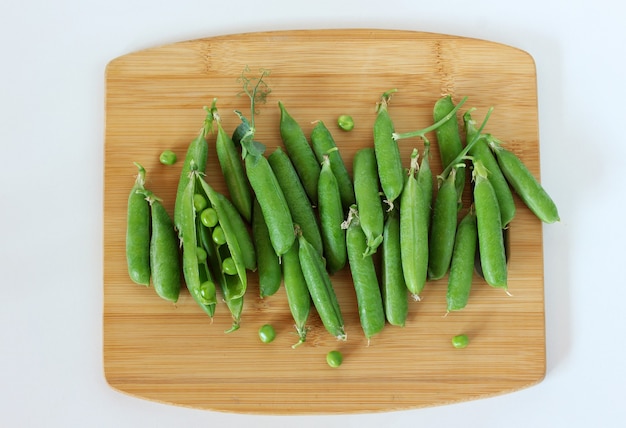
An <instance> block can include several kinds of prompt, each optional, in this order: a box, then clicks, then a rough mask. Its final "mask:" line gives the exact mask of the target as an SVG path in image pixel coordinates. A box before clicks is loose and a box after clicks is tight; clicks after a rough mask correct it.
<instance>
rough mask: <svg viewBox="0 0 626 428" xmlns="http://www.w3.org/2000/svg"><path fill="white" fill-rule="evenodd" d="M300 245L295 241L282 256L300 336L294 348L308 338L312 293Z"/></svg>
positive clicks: (288, 291)
mask: <svg viewBox="0 0 626 428" xmlns="http://www.w3.org/2000/svg"><path fill="white" fill-rule="evenodd" d="M299 246H300V244H299V243H298V241H295V242H294V243H293V246H292V247H291V248H290V249H289V251H287V252H286V253H285V254H284V255H283V258H282V268H283V277H284V283H285V293H286V294H287V302H288V304H289V311H290V312H291V315H292V317H293V320H294V322H295V327H296V331H297V332H298V337H299V340H298V342H297V343H296V344H294V345H293V347H294V348H295V347H297V346H298V345H300V344H302V343H304V342H305V340H306V334H307V327H306V323H307V320H308V319H309V313H310V310H311V295H310V293H309V289H308V287H307V283H306V279H305V278H304V274H303V273H302V267H301V266H300V256H299V249H300V247H299Z"/></svg>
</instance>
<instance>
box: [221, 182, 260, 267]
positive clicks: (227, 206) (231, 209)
mask: <svg viewBox="0 0 626 428" xmlns="http://www.w3.org/2000/svg"><path fill="white" fill-rule="evenodd" d="M211 190H212V195H211V198H215V200H216V201H217V202H218V203H219V205H220V208H221V210H222V215H224V216H226V217H228V219H229V222H230V223H231V224H232V234H233V236H234V237H235V239H236V240H237V243H238V244H239V249H240V250H241V260H242V262H243V265H244V266H245V267H246V269H248V270H252V271H254V270H256V268H257V264H256V249H255V248H254V242H253V241H252V237H251V236H250V232H249V231H248V226H246V224H245V223H244V220H243V218H242V217H241V215H240V214H239V211H238V210H237V209H236V208H235V206H234V205H233V203H232V202H231V201H230V199H228V198H227V197H226V196H225V195H224V194H222V193H219V192H216V191H214V190H213V189H212V188H211Z"/></svg>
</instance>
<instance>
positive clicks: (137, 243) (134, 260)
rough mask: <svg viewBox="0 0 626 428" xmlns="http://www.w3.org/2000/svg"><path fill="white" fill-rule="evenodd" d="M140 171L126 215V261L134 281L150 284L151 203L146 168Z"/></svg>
mask: <svg viewBox="0 0 626 428" xmlns="http://www.w3.org/2000/svg"><path fill="white" fill-rule="evenodd" d="M135 166H137V168H138V169H139V173H138V175H137V178H136V180H135V184H134V185H133V187H132V189H131V191H130V194H129V196H128V207H127V215H126V262H127V266H128V274H129V276H130V279H131V280H133V282H135V283H137V284H141V285H146V286H149V285H150V204H149V203H148V201H147V200H146V196H145V187H144V183H145V176H146V170H145V169H144V168H143V167H142V166H141V165H139V164H138V163H135Z"/></svg>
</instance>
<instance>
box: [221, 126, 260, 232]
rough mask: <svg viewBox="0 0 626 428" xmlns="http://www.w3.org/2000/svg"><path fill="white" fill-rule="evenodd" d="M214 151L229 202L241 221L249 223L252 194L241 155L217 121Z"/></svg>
mask: <svg viewBox="0 0 626 428" xmlns="http://www.w3.org/2000/svg"><path fill="white" fill-rule="evenodd" d="M215 149H216V152H217V159H218V161H219V164H220V168H221V170H222V175H223V176H224V180H225V182H226V187H227V188H228V194H229V195H230V200H231V201H232V203H233V205H234V206H235V207H236V208H237V211H239V214H240V215H241V216H242V217H243V219H244V220H245V221H246V222H247V223H250V221H251V219H252V192H251V190H250V184H249V183H248V179H247V177H246V173H245V171H244V168H243V162H242V160H241V153H240V152H239V151H238V150H237V148H236V147H235V143H234V142H233V140H232V139H231V138H230V137H229V136H228V135H227V134H226V132H225V131H224V128H223V127H222V124H221V122H220V121H219V120H218V121H217V136H216V138H215Z"/></svg>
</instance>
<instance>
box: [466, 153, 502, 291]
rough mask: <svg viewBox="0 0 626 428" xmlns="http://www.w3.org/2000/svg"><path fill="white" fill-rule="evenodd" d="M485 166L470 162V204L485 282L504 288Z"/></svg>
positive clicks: (497, 221) (496, 214) (498, 226)
mask: <svg viewBox="0 0 626 428" xmlns="http://www.w3.org/2000/svg"><path fill="white" fill-rule="evenodd" d="M487 174H488V172H487V169H486V168H485V166H484V165H483V164H482V163H481V162H480V161H476V162H474V171H473V173H472V175H473V179H474V206H475V208H476V223H477V228H478V247H479V251H480V265H481V268H482V272H483V276H484V278H485V281H487V284H489V285H491V286H492V287H500V288H505V289H506V288H507V265H506V254H505V248H504V239H503V237H502V219H501V216H500V208H499V206H498V198H497V196H496V193H495V191H494V190H493V186H492V185H491V183H490V182H489V180H488V179H487Z"/></svg>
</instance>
